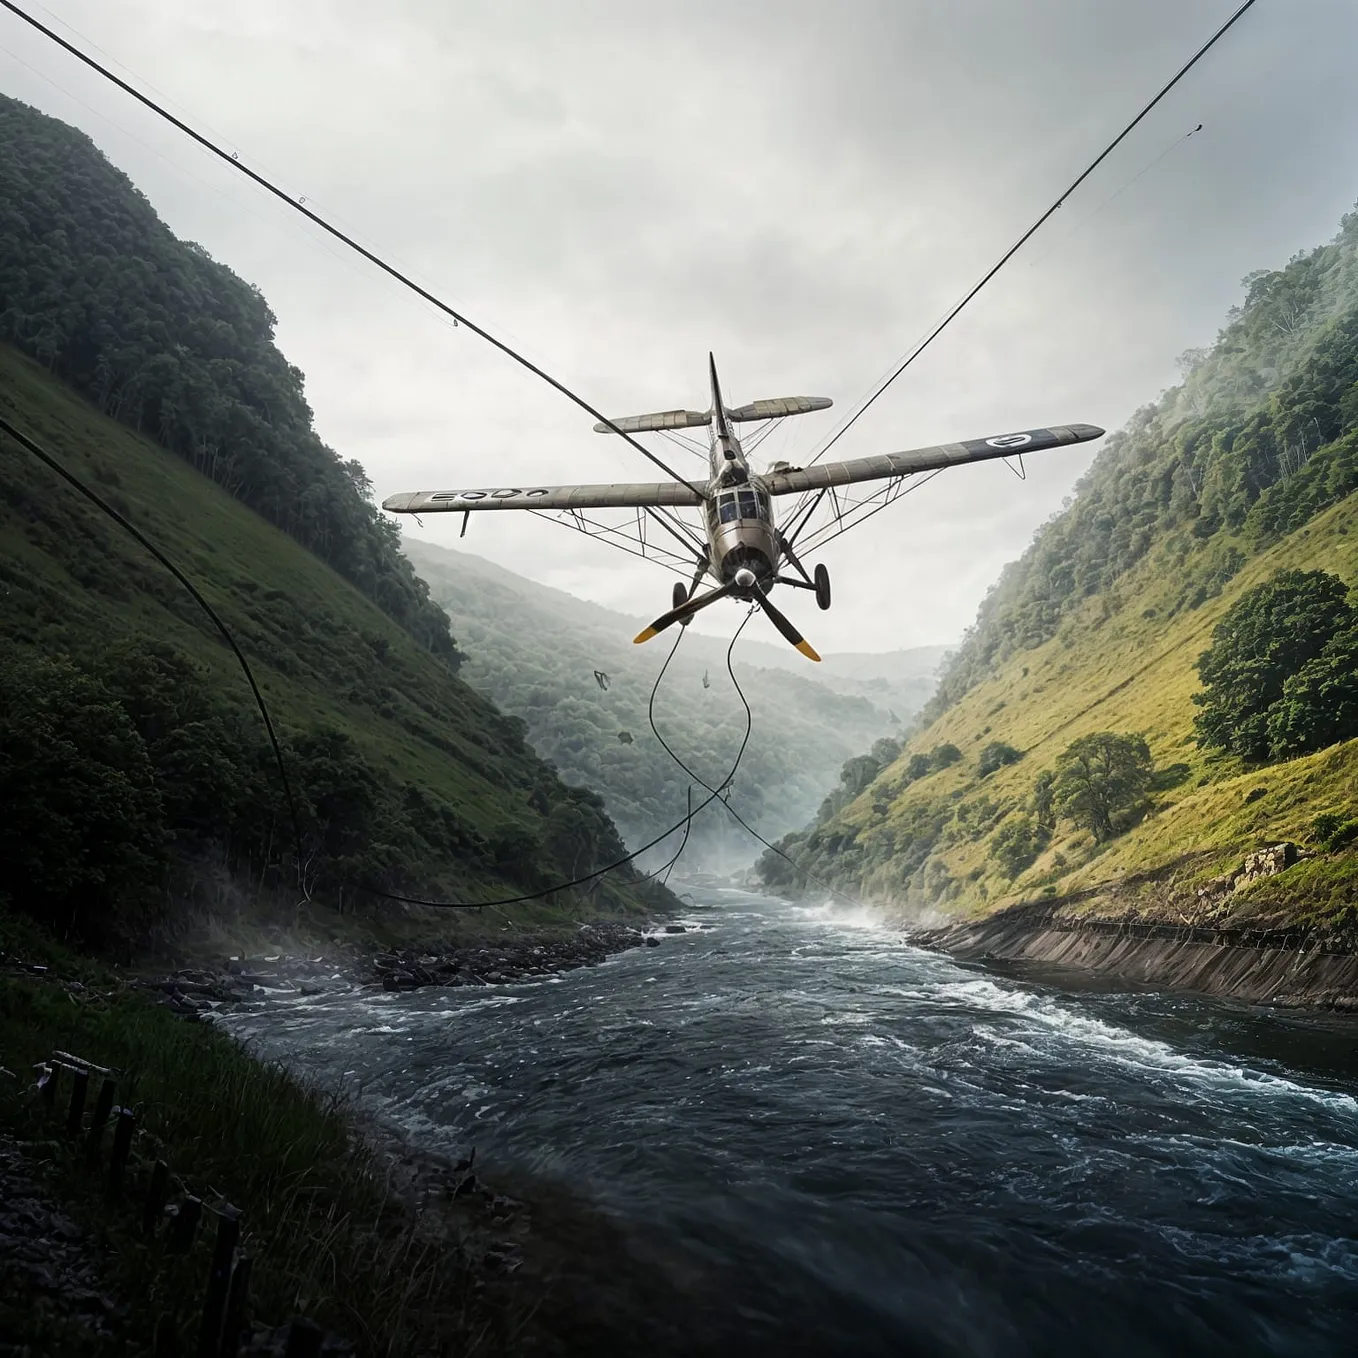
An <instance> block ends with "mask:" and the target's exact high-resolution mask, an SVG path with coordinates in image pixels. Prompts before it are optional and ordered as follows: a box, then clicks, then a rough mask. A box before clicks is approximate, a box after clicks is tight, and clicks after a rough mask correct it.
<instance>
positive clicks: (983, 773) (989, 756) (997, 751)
mask: <svg viewBox="0 0 1358 1358" xmlns="http://www.w3.org/2000/svg"><path fill="white" fill-rule="evenodd" d="M1022 758H1023V751H1022V750H1016V749H1015V748H1014V747H1013V746H1012V745H1006V744H1005V743H1004V741H1002V740H992V741H991V742H990V744H989V745H987V746H985V747H984V749H982V751H981V754H980V757H979V758H978V759H977V761H976V773H977V775H978V776H979V777H981V778H989V777H990V775H991V774H992V773H994V772H995V770H996V769H1002V768H1003V767H1004V766H1005V765H1006V764H1017V763H1018V761H1019V760H1020V759H1022Z"/></svg>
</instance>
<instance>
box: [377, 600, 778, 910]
mask: <svg viewBox="0 0 1358 1358" xmlns="http://www.w3.org/2000/svg"><path fill="white" fill-rule="evenodd" d="M749 620H750V619H749V615H748V614H747V615H746V616H745V618H744V620H743V621H742V622H741V624H740V626H739V627H737V628H736V630H735V635H734V636H732V638H731V644H730V645H729V646H728V647H727V648H726V669H727V672H728V673H729V674H730V675H731V679H732V681H733V682H734V681H735V671H734V670H733V669H732V668H731V652H732V651H734V650H735V646H736V642H737V640H739V638H740V634H741V633H742V632H743V631H744V630H745V623H747V622H749ZM682 637H683V633H682V632H680V634H679V636H678V637H676V638H675V642H674V645H673V646H672V647H671V648H670V653H669V655H668V656H666V658H665V663H664V664H663V665H662V666H661V667H660V673H659V674H657V675H656V677H655V683H654V684H653V685H652V686H651V703H654V702H655V695H656V690H658V689H659V687H660V681H661V679H663V678H664V677H665V671H666V670H668V669H669V666H670V661H671V660H673V659H674V653H675V651H677V650H678V649H679V641H680V639H681V638H682ZM739 688H740V686H739V684H737V685H736V689H737V691H739ZM741 701H742V702H744V701H745V695H744V694H741ZM651 729H652V730H655V725H654V723H652V726H651ZM753 729H754V716H753V714H752V713H751V711H750V705H749V703H745V734H744V736H743V737H742V738H741V741H740V747H739V749H737V750H736V757H735V762H734V763H733V764H732V765H731V771H730V772H729V773H728V774H727V775H726V782H730V781H731V779H732V778H734V777H735V776H736V773H737V771H738V770H739V768H740V763H741V760H743V759H744V758H745V747H746V746H747V745H748V744H749V743H750V732H751V731H752V730H753ZM657 735H658V733H657ZM661 743H662V744H663V743H664V742H663V741H662V742H661ZM695 781H697V782H699V783H702V786H703V787H704V788H706V789H707V792H708V796H707V797H706V798H704V800H703V801H701V802H699V803H698V805H697V806H696V807H695V806H693V805H692V802H691V801H690V803H689V812H688V814H687V815H686V816H685V817H684V819H683V820H679V821H676V822H675V823H674V824H673V825H671V826H670V827H669V829H668V830H666V831H664V832H663V833H662V834H659V835H656V837H655V838H654V839H652V840H648V841H647V842H646V843H645V844H643V845H642V846H641V848H639V849H634V850H633V851H632V852H631V853H629V854H627V855H625V856H624V857H622V858H619V859H618V860H617V861H616V862H613V863H609V864H607V865H606V866H604V867H602V868H596V869H595V870H594V871H593V872H587V873H585V874H584V876H582V877H576V878H575V879H573V880H572V881H569V882H560V883H558V884H557V885H556V886H551V887H547V888H546V889H545V890H543V891H534V892H530V893H529V894H528V895H525V896H509V897H506V898H505V899H503V900H497V901H430V900H423V899H421V898H419V897H416V896H401V895H397V894H396V893H395V892H391V891H378V890H375V889H374V888H372V887H365V888H364V889H365V890H367V891H371V892H372V894H373V895H374V896H381V897H382V898H383V899H385V900H389V901H400V902H402V903H403V904H405V905H424V906H430V907H432V908H434V909H437V910H474V909H477V908H478V907H480V906H483V905H520V904H522V903H523V902H526V901H536V900H541V899H542V897H544V896H550V895H552V894H553V893H554V892H557V891H568V890H570V888H571V887H576V886H583V885H584V883H586V882H592V881H593V880H594V879H595V878H596V877H602V876H603V875H604V874H605V873H606V872H612V871H614V869H616V868H620V867H623V866H624V865H625V864H627V863H630V862H632V860H633V859H635V858H639V857H640V856H641V855H642V854H644V853H645V852H646V851H647V850H648V849H653V848H655V846H656V845H657V844H659V843H661V842H662V841H663V840H666V839H668V838H669V837H670V836H671V835H672V834H674V832H675V831H676V830H678V829H681V828H684V829H685V830H687V827H688V826H689V825H691V824H692V823H693V818H694V817H695V816H697V815H698V813H699V812H700V811H702V810H704V809H705V808H706V807H708V806H710V805H711V804H712V803H713V802H714V801H716V799H717V797H718V796H719V795H720V794H719V793H717V792H714V791H713V790H712V789H711V788H709V787H708V786H707V784H706V783H703V782H702V779H700V778H698V779H696V780H695ZM685 842H687V833H686V834H685ZM671 866H672V865H671ZM657 871H663V869H657Z"/></svg>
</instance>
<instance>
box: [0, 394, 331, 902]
mask: <svg viewBox="0 0 1358 1358" xmlns="http://www.w3.org/2000/svg"><path fill="white" fill-rule="evenodd" d="M0 431H3V432H4V433H6V434H8V435H9V436H10V438H12V439H13V440H14V441H15V443H17V444H18V445H19V446H20V447H21V448H23V449H25V450H26V451H27V452H29V453H31V454H32V455H33V456H34V457H36V458H37V459H38V461H39V462H41V463H43V465H44V466H46V467H47V468H48V469H49V470H50V471H53V472H55V473H56V474H57V475H58V476H59V477H61V479H62V480H63V481H65V482H66V483H67V484H68V485H70V486H72V487H74V489H75V490H76V491H78V492H79V493H80V494H81V495H83V496H84V497H85V499H87V500H88V501H89V502H90V503H91V504H92V505H94V506H95V508H97V509H99V510H100V511H102V512H103V513H104V514H107V515H108V517H109V518H111V519H112V520H113V521H114V522H115V523H116V524H117V525H118V526H119V527H120V528H122V529H123V530H124V531H125V532H127V533H128V534H130V535H131V537H132V538H133V539H134V540H135V541H136V542H138V543H139V544H140V545H141V546H142V547H143V548H145V549H146V551H148V552H150V554H151V555H152V556H153V557H154V558H155V559H156V560H157V561H158V562H159V563H160V564H161V565H162V566H164V567H165V569H166V570H167V571H169V572H170V574H171V575H172V576H174V578H175V579H176V580H177V581H178V582H179V583H180V584H181V585H183V587H184V588H185V589H186V590H187V591H188V593H189V595H190V597H191V598H192V599H193V601H194V603H196V604H197V605H198V607H199V608H201V609H202V610H203V612H204V613H205V614H206V615H207V616H208V618H209V619H210V620H211V622H212V625H213V626H214V627H215V628H216V629H217V630H218V632H220V633H221V634H222V639H223V640H224V641H225V642H226V644H227V645H228V646H229V647H230V648H231V651H232V654H233V655H234V656H235V657H236V662H237V664H239V665H240V668H241V673H242V674H244V675H245V681H246V683H248V684H249V685H250V692H251V693H252V694H254V698H255V706H256V707H257V708H259V715H260V717H261V718H263V721H264V729H265V730H266V731H267V732H268V733H269V744H270V745H271V746H272V747H273V757H274V763H275V764H277V766H278V777H279V780H280V781H281V782H282V784H283V794H284V796H285V797H286V798H287V802H288V816H289V818H290V819H291V821H292V839H293V849H294V850H295V852H296V854H297V876H298V880H299V881H300V880H301V877H302V864H303V863H304V862H305V855H304V854H303V853H302V831H301V826H300V824H299V822H298V819H297V804H296V802H295V801H294V800H293V796H292V783H291V781H290V780H289V778H288V769H287V765H286V763H285V762H284V760H283V751H282V749H281V747H280V746H279V743H278V733H277V732H276V731H275V730H274V724H273V719H272V718H271V717H270V716H269V707H268V704H267V703H266V702H265V701H264V694H263V693H262V692H261V691H260V687H259V684H258V683H257V682H256V680H255V675H254V671H253V670H252V669H251V668H250V662H249V661H248V660H247V659H246V658H245V653H244V652H243V651H242V650H241V648H240V647H239V646H238V645H237V644H236V638H235V637H234V636H232V634H231V629H230V628H229V627H228V626H227V625H226V623H224V622H223V621H222V618H221V615H220V614H219V613H218V612H217V610H216V609H215V608H213V606H212V605H211V604H210V603H208V601H207V600H206V599H205V598H203V596H202V594H200V593H199V592H198V589H197V587H196V586H195V585H194V583H193V581H192V580H190V579H189V577H188V576H187V575H185V574H184V572H183V571H181V570H180V569H179V567H178V566H176V565H175V564H174V562H173V561H171V560H170V558H169V557H168V556H166V555H165V553H164V552H162V551H161V550H160V548H159V547H157V546H156V544H155V543H154V542H152V541H151V539H150V538H148V537H147V536H146V534H145V533H143V532H142V531H141V529H140V528H138V527H137V526H136V524H134V523H133V522H132V521H131V520H130V519H128V518H126V517H125V516H124V515H122V514H120V513H119V512H118V510H116V509H115V508H114V507H113V506H112V505H111V504H109V502H108V501H107V500H105V499H104V497H103V496H102V495H100V494H99V493H98V491H95V490H91V489H90V487H89V486H87V485H86V484H85V483H84V482H83V481H82V480H81V479H80V478H79V477H78V476H77V475H76V474H75V473H74V472H72V471H70V470H69V469H67V468H66V467H64V466H63V465H62V464H61V463H60V462H58V461H57V459H56V458H55V457H53V456H52V454H51V453H49V452H48V451H47V450H46V449H45V448H42V447H41V446H39V445H38V444H37V443H35V442H34V441H33V440H32V439H31V438H29V437H28V435H27V434H25V433H23V432H22V431H20V430H18V429H16V428H15V427H14V426H13V425H12V424H11V423H10V422H9V421H8V420H7V419H5V417H4V416H3V415H0Z"/></svg>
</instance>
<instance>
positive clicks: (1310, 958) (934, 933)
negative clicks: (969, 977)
mask: <svg viewBox="0 0 1358 1358" xmlns="http://www.w3.org/2000/svg"><path fill="white" fill-rule="evenodd" d="M1060 910H1061V907H1060V906H1059V905H1053V904H1047V903H1042V904H1026V905H1017V906H1013V907H1011V908H1010V909H1008V910H1002V911H999V912H998V913H996V914H994V915H991V916H989V917H987V918H985V919H981V920H970V921H966V922H963V923H959V924H954V925H949V926H946V927H944V928H938V929H927V930H921V931H918V932H916V933H914V934H912V935H911V940H912V942H915V943H917V944H919V946H921V947H924V948H932V949H936V950H938V951H940V952H946V953H948V954H950V955H951V956H953V957H957V958H961V959H963V960H967V961H976V962H986V961H1009V962H1030V963H1041V964H1043V965H1046V966H1053V967H1068V968H1071V969H1074V970H1079V971H1085V972H1097V973H1101V974H1104V975H1109V976H1116V977H1119V978H1122V979H1124V980H1128V981H1132V982H1135V983H1138V984H1144V985H1153V986H1157V987H1161V988H1164V989H1171V990H1185V991H1191V992H1194V993H1196V994H1201V995H1213V996H1219V997H1222V998H1226V999H1233V1000H1240V1001H1243V1002H1245V1003H1248V1004H1266V1005H1272V1006H1276V1007H1279V1008H1289V1009H1320V1010H1330V1011H1334V1012H1339V1013H1356V1012H1358V951H1355V950H1354V949H1353V947H1352V946H1351V945H1348V944H1346V943H1345V942H1343V941H1342V940H1339V939H1336V938H1334V937H1332V936H1328V935H1326V934H1323V933H1320V932H1315V931H1305V930H1300V929H1299V930H1296V931H1284V930H1251V929H1228V928H1212V927H1203V926H1196V927H1195V926H1191V925H1177V924H1168V923H1161V922H1156V921H1147V920H1137V919H1111V918H1105V919H1098V918H1094V919H1091V918H1080V917H1074V918H1072V917H1068V916H1063V915H1062V914H1061V913H1060Z"/></svg>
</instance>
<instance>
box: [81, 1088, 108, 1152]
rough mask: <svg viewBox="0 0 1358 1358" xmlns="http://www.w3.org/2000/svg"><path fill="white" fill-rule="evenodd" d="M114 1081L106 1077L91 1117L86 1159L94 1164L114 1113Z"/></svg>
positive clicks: (86, 1143)
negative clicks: (110, 1116)
mask: <svg viewBox="0 0 1358 1358" xmlns="http://www.w3.org/2000/svg"><path fill="white" fill-rule="evenodd" d="M113 1090H114V1081H113V1077H112V1076H110V1075H105V1076H104V1082H103V1084H101V1085H100V1086H99V1097H98V1098H97V1099H95V1101H94V1112H93V1113H92V1114H91V1115H90V1130H89V1133H88V1134H87V1136H86V1138H85V1158H86V1160H88V1161H89V1163H90V1164H93V1163H94V1162H95V1161H96V1160H97V1159H98V1158H99V1144H100V1142H101V1141H102V1140H103V1138H104V1124H105V1123H107V1122H108V1119H109V1114H110V1113H112V1112H113Z"/></svg>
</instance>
